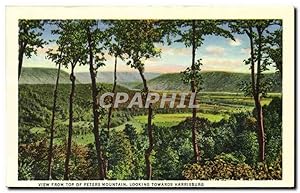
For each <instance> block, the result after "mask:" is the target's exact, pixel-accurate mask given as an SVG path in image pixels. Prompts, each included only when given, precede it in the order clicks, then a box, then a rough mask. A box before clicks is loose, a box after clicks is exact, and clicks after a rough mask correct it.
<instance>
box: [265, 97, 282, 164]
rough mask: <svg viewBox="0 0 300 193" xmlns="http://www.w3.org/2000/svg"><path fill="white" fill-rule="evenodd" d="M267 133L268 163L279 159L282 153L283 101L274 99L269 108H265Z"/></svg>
mask: <svg viewBox="0 0 300 193" xmlns="http://www.w3.org/2000/svg"><path fill="white" fill-rule="evenodd" d="M263 112H264V124H265V128H266V129H265V132H266V152H267V156H266V161H267V162H268V163H270V162H273V161H275V160H276V159H277V157H278V154H279V153H280V152H281V151H282V99H281V98H278V97H276V98H274V99H273V100H272V101H271V103H270V104H269V105H268V106H264V107H263Z"/></svg>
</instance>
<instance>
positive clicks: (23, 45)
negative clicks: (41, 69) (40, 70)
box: [18, 42, 26, 79]
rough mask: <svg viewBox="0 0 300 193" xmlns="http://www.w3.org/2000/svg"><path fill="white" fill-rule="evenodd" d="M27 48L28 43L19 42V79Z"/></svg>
mask: <svg viewBox="0 0 300 193" xmlns="http://www.w3.org/2000/svg"><path fill="white" fill-rule="evenodd" d="M25 48H26V43H25V42H20V43H19V54H18V61H19V68H18V79H20V76H21V71H22V65H23V57H24V52H25Z"/></svg>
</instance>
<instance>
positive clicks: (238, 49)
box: [23, 25, 249, 73]
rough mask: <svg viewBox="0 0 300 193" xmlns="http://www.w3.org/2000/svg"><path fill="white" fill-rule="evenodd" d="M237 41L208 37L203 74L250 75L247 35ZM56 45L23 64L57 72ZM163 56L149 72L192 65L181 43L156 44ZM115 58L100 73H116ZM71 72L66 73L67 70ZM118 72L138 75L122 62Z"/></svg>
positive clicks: (49, 36)
mask: <svg viewBox="0 0 300 193" xmlns="http://www.w3.org/2000/svg"><path fill="white" fill-rule="evenodd" d="M234 37H235V39H236V41H235V42H234V41H232V40H231V39H226V38H223V37H216V36H205V38H204V42H203V45H202V46H201V47H200V48H199V49H198V50H197V53H196V59H199V58H202V63H203V66H202V70H203V71H231V72H249V66H246V65H245V64H244V63H243V60H244V59H246V58H248V57H249V40H248V38H247V36H246V35H237V34H235V35H234ZM43 38H44V39H46V40H49V39H55V38H56V37H55V36H54V35H52V34H51V27H50V26H49V25H47V26H46V27H45V31H44V33H43ZM55 46H56V45H55V43H50V44H49V45H47V46H45V48H43V49H39V50H38V54H37V56H32V57H31V58H30V59H27V58H26V59H25V60H24V64H23V65H24V67H46V68H56V66H55V64H54V63H53V62H51V61H50V60H48V59H46V53H45V52H46V51H47V50H48V49H49V48H55ZM157 47H159V48H161V50H162V53H161V57H159V58H151V59H149V60H147V61H146V62H145V70H146V71H147V72H160V73H168V72H180V71H183V70H184V69H185V68H187V67H188V66H190V65H191V55H192V49H191V48H186V47H185V46H184V45H183V44H181V43H173V44H171V45H170V46H168V45H162V44H157ZM113 62H114V60H113V58H112V57H110V56H109V55H107V61H106V66H104V67H101V69H100V70H101V71H112V70H113V66H114V65H113ZM65 70H66V71H68V70H67V69H65ZM88 70H89V68H88V66H77V67H76V71H77V72H84V71H86V72H87V71H88ZM118 71H135V69H131V68H130V67H129V66H127V65H126V64H125V62H122V61H119V64H118Z"/></svg>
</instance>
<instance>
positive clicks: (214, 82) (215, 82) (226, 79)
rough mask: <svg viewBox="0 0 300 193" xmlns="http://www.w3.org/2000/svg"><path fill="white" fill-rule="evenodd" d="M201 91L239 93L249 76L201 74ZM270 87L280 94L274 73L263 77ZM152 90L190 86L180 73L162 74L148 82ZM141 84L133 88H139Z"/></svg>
mask: <svg viewBox="0 0 300 193" xmlns="http://www.w3.org/2000/svg"><path fill="white" fill-rule="evenodd" d="M201 75H202V80H203V84H202V85H201V88H202V91H208V92H241V85H242V83H244V82H250V81H251V79H250V74H246V73H234V72H217V71H216V72H202V73H201ZM264 79H265V80H267V81H268V82H269V83H270V85H271V88H270V92H281V81H280V76H279V75H278V74H276V73H268V74H265V77H264ZM148 85H149V88H150V89H152V90H181V91H188V90H190V86H189V85H187V84H184V83H183V82H182V75H181V74H180V73H172V74H162V75H160V76H158V77H156V78H153V79H151V80H149V82H148ZM141 87H142V84H140V85H138V86H136V87H135V88H141Z"/></svg>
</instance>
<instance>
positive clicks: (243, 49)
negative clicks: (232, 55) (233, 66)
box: [241, 48, 250, 55]
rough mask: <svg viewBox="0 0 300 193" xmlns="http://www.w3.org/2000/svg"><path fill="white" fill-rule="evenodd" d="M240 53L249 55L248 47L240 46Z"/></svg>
mask: <svg viewBox="0 0 300 193" xmlns="http://www.w3.org/2000/svg"><path fill="white" fill-rule="evenodd" d="M241 53H242V54H246V55H250V48H242V49H241Z"/></svg>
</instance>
